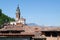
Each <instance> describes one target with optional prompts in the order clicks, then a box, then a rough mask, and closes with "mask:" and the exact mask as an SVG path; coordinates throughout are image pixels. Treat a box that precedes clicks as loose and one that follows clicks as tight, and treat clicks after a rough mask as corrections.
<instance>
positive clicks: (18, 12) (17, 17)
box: [16, 4, 20, 20]
mask: <svg viewBox="0 0 60 40" xmlns="http://www.w3.org/2000/svg"><path fill="white" fill-rule="evenodd" d="M19 19H20V8H19V4H18V6H17V9H16V20H19Z"/></svg>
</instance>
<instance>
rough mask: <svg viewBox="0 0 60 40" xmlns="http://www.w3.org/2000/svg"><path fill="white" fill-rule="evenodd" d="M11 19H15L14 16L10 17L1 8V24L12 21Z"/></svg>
mask: <svg viewBox="0 0 60 40" xmlns="http://www.w3.org/2000/svg"><path fill="white" fill-rule="evenodd" d="M10 21H15V19H14V18H10V17H8V16H7V15H5V14H3V13H2V10H1V9H0V25H3V24H4V23H6V22H10Z"/></svg>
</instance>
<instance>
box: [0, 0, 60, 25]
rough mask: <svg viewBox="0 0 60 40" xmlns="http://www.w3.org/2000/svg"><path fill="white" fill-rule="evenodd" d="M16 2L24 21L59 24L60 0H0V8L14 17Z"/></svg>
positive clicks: (38, 23)
mask: <svg viewBox="0 0 60 40" xmlns="http://www.w3.org/2000/svg"><path fill="white" fill-rule="evenodd" d="M18 4H19V7H20V12H21V17H23V18H25V19H26V23H35V24H37V25H42V26H60V0H0V9H2V12H3V13H4V14H6V15H8V16H9V17H12V18H15V15H16V8H17V5H18Z"/></svg>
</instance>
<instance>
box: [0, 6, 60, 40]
mask: <svg viewBox="0 0 60 40" xmlns="http://www.w3.org/2000/svg"><path fill="white" fill-rule="evenodd" d="M0 40H60V27H49V26H48V27H41V26H29V25H27V24H26V19H25V18H21V13H20V9H19V5H18V7H17V9H16V20H15V21H14V22H10V24H8V25H6V26H4V28H1V29H0Z"/></svg>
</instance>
